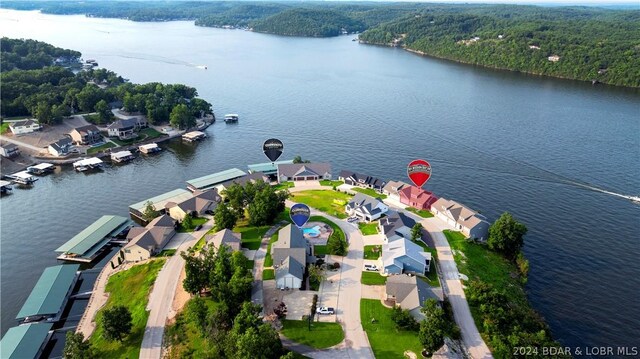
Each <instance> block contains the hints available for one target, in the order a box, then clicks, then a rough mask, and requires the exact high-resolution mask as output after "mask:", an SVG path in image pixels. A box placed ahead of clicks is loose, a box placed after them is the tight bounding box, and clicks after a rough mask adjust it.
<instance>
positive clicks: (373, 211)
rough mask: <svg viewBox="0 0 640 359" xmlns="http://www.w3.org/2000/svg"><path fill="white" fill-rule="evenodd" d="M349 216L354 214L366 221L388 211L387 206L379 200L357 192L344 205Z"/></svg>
mask: <svg viewBox="0 0 640 359" xmlns="http://www.w3.org/2000/svg"><path fill="white" fill-rule="evenodd" d="M344 209H345V212H347V214H348V215H350V216H356V217H358V218H361V219H364V220H366V221H367V222H371V221H375V220H376V219H378V218H380V217H382V215H384V214H386V213H387V212H388V211H389V207H387V205H386V204H384V203H383V202H382V200H380V198H373V197H371V196H367V195H366V194H363V193H358V194H356V195H355V196H353V197H352V198H351V200H350V201H349V203H347V205H346V206H345V207H344Z"/></svg>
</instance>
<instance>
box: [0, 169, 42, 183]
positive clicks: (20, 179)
mask: <svg viewBox="0 0 640 359" xmlns="http://www.w3.org/2000/svg"><path fill="white" fill-rule="evenodd" d="M7 178H9V179H11V180H13V182H15V183H19V184H23V185H30V184H33V182H35V181H37V180H38V178H37V177H35V176H33V175H32V174H30V173H29V172H27V171H22V172H18V173H14V174H12V175H8V176H7Z"/></svg>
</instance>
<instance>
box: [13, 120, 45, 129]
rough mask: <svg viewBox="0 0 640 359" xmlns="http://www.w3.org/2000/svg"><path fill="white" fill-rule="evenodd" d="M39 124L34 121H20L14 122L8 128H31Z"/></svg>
mask: <svg viewBox="0 0 640 359" xmlns="http://www.w3.org/2000/svg"><path fill="white" fill-rule="evenodd" d="M39 124H40V123H38V122H36V121H34V120H22V121H16V122H12V123H11V124H10V125H9V127H13V128H15V127H22V126H33V125H39Z"/></svg>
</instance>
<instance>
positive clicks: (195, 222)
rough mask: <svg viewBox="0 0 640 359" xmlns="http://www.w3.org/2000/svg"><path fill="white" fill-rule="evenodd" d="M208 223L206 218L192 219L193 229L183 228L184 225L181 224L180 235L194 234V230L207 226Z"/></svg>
mask: <svg viewBox="0 0 640 359" xmlns="http://www.w3.org/2000/svg"><path fill="white" fill-rule="evenodd" d="M207 221H208V219H206V218H204V217H196V218H192V219H191V227H188V228H185V227H183V226H182V223H180V227H178V232H179V233H185V232H193V230H194V229H195V228H196V227H197V226H200V225H203V224H205V223H206V222H207Z"/></svg>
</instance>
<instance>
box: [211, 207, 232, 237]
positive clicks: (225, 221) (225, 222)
mask: <svg viewBox="0 0 640 359" xmlns="http://www.w3.org/2000/svg"><path fill="white" fill-rule="evenodd" d="M213 217H214V219H215V222H216V231H219V230H222V229H225V228H226V229H233V227H235V225H236V222H237V221H238V217H237V216H236V213H234V212H233V211H232V210H231V209H229V206H228V205H227V204H226V203H224V202H222V203H220V204H219V205H218V207H217V208H216V213H215V214H214V216H213Z"/></svg>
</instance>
